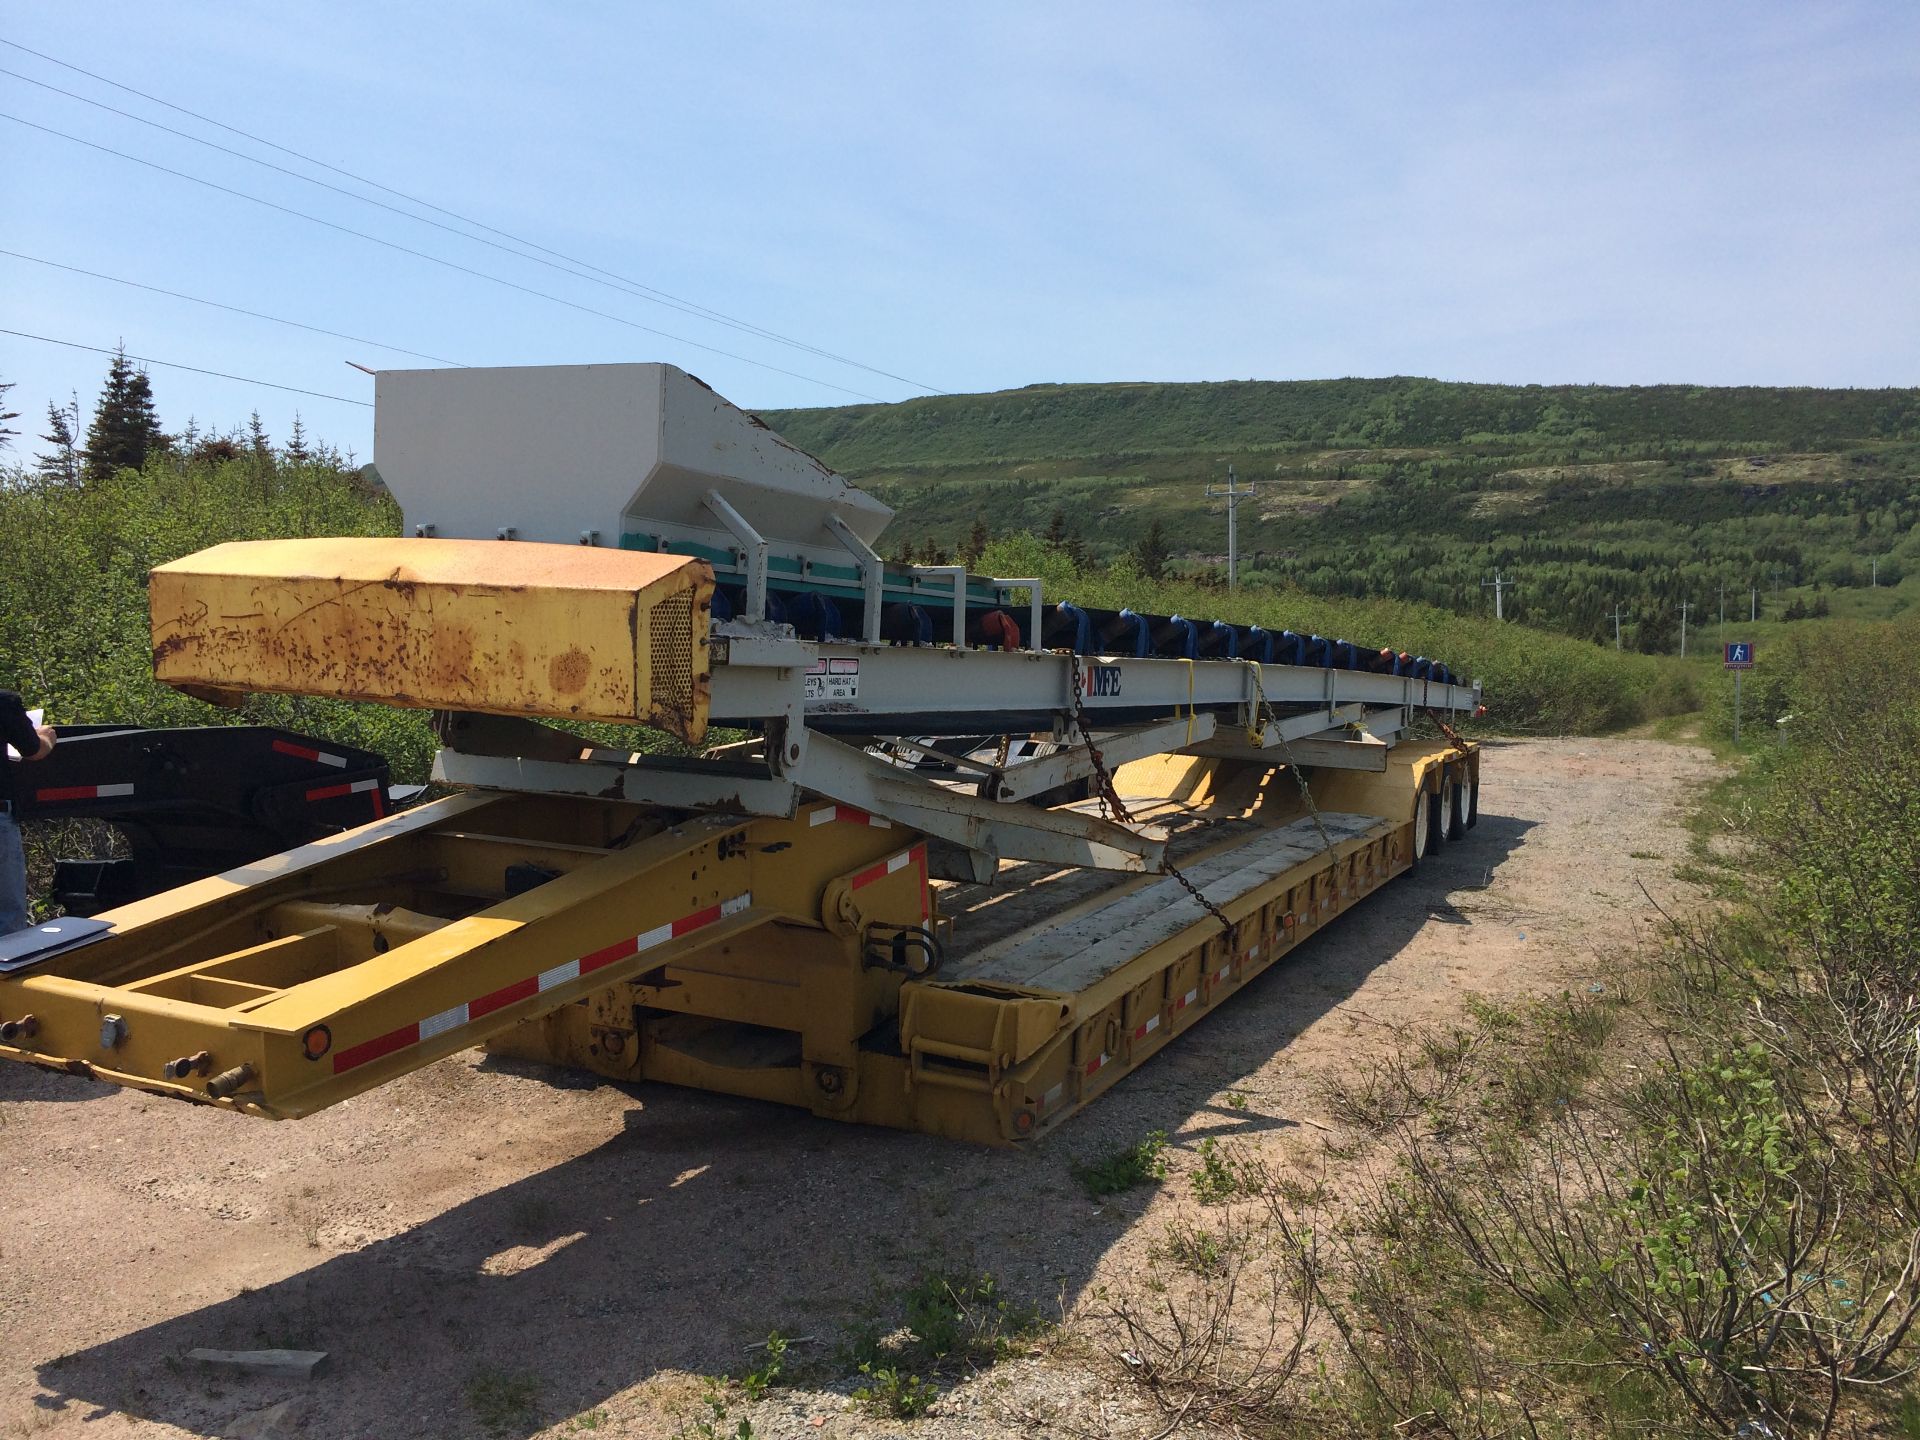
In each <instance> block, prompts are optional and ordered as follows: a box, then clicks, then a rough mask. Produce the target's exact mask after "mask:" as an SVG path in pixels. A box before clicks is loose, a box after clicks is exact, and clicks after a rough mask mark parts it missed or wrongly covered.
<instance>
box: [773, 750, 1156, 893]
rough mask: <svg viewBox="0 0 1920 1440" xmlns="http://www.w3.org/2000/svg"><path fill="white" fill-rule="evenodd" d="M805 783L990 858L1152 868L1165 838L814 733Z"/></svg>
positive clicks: (1105, 867) (830, 796)
mask: <svg viewBox="0 0 1920 1440" xmlns="http://www.w3.org/2000/svg"><path fill="white" fill-rule="evenodd" d="M800 779H801V782H802V783H803V784H804V785H805V786H806V788H807V789H809V790H812V791H815V792H816V793H818V794H821V795H824V796H826V797H827V798H828V799H830V800H837V801H839V802H840V803H842V804H845V805H852V806H856V807H857V808H859V809H861V810H865V811H867V812H868V813H869V814H873V815H884V816H885V817H886V818H887V819H889V820H892V821H894V822H895V823H896V824H899V825H904V826H907V827H908V828H909V829H914V830H919V831H922V832H924V833H925V834H928V835H932V836H935V837H937V838H938V839H941V840H949V841H951V842H953V843H954V844H955V845H959V846H962V847H964V848H966V849H968V850H973V851H977V852H979V853H980V854H983V855H989V856H992V857H993V858H994V859H996V860H1038V861H1041V862H1043V863H1045V864H1050V865H1070V866H1077V867H1080V868H1083V869H1093V870H1125V871H1145V870H1157V869H1159V868H1160V863H1161V861H1162V860H1164V859H1165V858H1166V849H1167V842H1166V837H1165V836H1164V835H1163V834H1161V833H1159V832H1156V831H1147V832H1145V833H1136V832H1134V831H1132V830H1129V829H1127V828H1126V827H1125V826H1122V825H1116V824H1114V823H1112V822H1111V821H1107V820H1100V819H1097V818H1095V817H1094V816H1091V815H1082V814H1079V813H1078V812H1076V811H1071V810H1042V809H1040V808H1038V807H1036V806H1031V805H1004V804H1001V803H1000V802H999V801H997V800H984V799H982V798H981V797H980V796H978V795H974V794H969V793H968V792H966V791H964V790H956V789H950V788H947V787H945V786H941V785H937V784H933V783H930V782H929V781H927V780H925V779H918V778H915V775H914V772H912V771H910V770H902V769H900V768H899V767H898V766H894V765H889V764H887V763H886V762H885V761H884V760H877V759H875V758H874V757H873V756H871V755H869V754H867V753H866V752H865V751H864V750H859V749H856V748H854V747H853V746H851V745H846V744H842V743H841V742H840V741H838V740H831V739H828V738H826V737H825V736H820V735H816V736H814V737H813V740H812V743H811V744H809V745H808V746H807V755H806V760H805V762H804V765H803V774H802V775H801V777H800Z"/></svg>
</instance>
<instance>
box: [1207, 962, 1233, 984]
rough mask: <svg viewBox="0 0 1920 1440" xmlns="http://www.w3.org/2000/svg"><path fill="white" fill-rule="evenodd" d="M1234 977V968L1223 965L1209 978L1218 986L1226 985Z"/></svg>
mask: <svg viewBox="0 0 1920 1440" xmlns="http://www.w3.org/2000/svg"><path fill="white" fill-rule="evenodd" d="M1232 976H1233V966H1231V965H1222V966H1221V967H1220V968H1219V969H1218V970H1216V971H1214V972H1213V974H1211V975H1209V976H1208V977H1207V978H1208V979H1209V980H1211V981H1213V983H1214V984H1216V985H1224V984H1225V983H1226V982H1227V981H1228V980H1229V979H1231V978H1232Z"/></svg>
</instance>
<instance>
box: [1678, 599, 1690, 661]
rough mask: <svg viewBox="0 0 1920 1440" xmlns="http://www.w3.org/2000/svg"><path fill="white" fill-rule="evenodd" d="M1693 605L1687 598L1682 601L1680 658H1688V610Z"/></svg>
mask: <svg viewBox="0 0 1920 1440" xmlns="http://www.w3.org/2000/svg"><path fill="white" fill-rule="evenodd" d="M1692 608H1693V607H1692V606H1691V605H1689V604H1688V603H1687V602H1686V601H1685V600H1682V601H1681V602H1680V658H1681V659H1682V660H1684V659H1686V658H1687V611H1688V610H1690V609H1692Z"/></svg>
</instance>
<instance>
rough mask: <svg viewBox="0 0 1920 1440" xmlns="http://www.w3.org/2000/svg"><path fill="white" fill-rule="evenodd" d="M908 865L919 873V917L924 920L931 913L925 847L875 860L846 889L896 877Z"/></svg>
mask: <svg viewBox="0 0 1920 1440" xmlns="http://www.w3.org/2000/svg"><path fill="white" fill-rule="evenodd" d="M909 865H912V866H915V867H917V868H918V870H919V872H920V916H921V918H922V919H925V918H926V917H927V916H928V915H930V914H932V913H933V906H932V903H931V902H930V900H929V899H928V893H927V847H926V846H925V845H915V846H914V847H913V848H912V849H910V850H902V851H901V852H900V853H899V854H898V855H890V856H888V857H887V858H886V859H885V860H876V861H875V862H874V863H873V864H871V865H869V866H868V867H867V868H866V869H864V870H862V871H861V872H860V873H859V874H857V875H855V876H854V877H853V878H852V879H851V880H849V881H848V882H847V885H848V888H850V889H853V890H861V889H864V888H865V887H867V886H868V885H871V884H873V883H874V882H875V881H876V880H884V879H886V878H887V877H888V876H889V875H898V874H899V873H900V872H901V871H902V870H904V869H906V868H907V867H908V866H909Z"/></svg>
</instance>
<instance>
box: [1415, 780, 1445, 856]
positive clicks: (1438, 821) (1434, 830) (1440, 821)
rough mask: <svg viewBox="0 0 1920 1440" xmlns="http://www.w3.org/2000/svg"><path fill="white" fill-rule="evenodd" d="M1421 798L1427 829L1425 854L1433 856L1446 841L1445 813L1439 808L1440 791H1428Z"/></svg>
mask: <svg viewBox="0 0 1920 1440" xmlns="http://www.w3.org/2000/svg"><path fill="white" fill-rule="evenodd" d="M1421 798H1422V803H1423V804H1424V805H1425V806H1426V816H1425V823H1426V827H1427V853H1428V854H1429V855H1431V854H1433V853H1434V852H1435V851H1436V850H1438V849H1439V848H1440V846H1441V845H1442V844H1443V843H1444V842H1445V841H1446V838H1447V822H1446V817H1445V812H1443V811H1442V810H1441V808H1440V791H1439V789H1438V788H1435V789H1432V790H1429V791H1427V792H1426V794H1425V795H1424V796H1422V797H1421Z"/></svg>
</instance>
